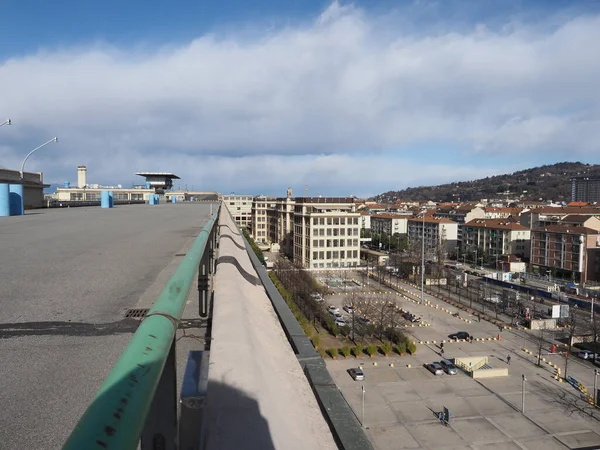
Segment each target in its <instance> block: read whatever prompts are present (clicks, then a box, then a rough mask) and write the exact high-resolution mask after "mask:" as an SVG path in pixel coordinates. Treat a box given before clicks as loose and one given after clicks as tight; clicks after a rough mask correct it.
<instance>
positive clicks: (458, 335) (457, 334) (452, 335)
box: [448, 331, 471, 339]
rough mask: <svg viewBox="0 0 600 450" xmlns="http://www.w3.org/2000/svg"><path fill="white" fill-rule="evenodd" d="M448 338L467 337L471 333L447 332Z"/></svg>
mask: <svg viewBox="0 0 600 450" xmlns="http://www.w3.org/2000/svg"><path fill="white" fill-rule="evenodd" d="M448 337H449V338H450V339H469V338H470V337H471V335H470V334H469V333H467V332H466V331H458V332H456V333H452V334H449V335H448Z"/></svg>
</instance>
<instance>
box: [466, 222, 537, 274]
mask: <svg viewBox="0 0 600 450" xmlns="http://www.w3.org/2000/svg"><path fill="white" fill-rule="evenodd" d="M530 236H531V231H530V230H529V228H527V227H525V226H523V225H521V224H520V223H517V222H515V221H513V220H508V219H475V220H471V221H469V222H467V223H466V224H465V225H464V228H463V241H462V245H461V248H460V255H462V256H463V257H465V260H469V259H473V260H475V258H476V259H477V260H478V261H477V262H480V261H482V262H483V263H484V264H491V263H495V262H496V261H497V260H498V259H499V258H500V257H501V256H502V255H516V256H518V257H519V258H529V250H530Z"/></svg>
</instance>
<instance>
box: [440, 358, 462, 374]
mask: <svg viewBox="0 0 600 450" xmlns="http://www.w3.org/2000/svg"><path fill="white" fill-rule="evenodd" d="M440 366H442V368H443V369H444V372H446V373H447V374H448V375H456V374H457V373H458V369H457V368H456V366H455V365H454V364H452V361H448V360H447V359H442V360H441V361H440Z"/></svg>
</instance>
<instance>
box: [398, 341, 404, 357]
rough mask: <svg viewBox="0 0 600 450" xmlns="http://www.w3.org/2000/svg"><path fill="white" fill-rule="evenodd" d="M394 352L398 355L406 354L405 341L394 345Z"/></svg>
mask: <svg viewBox="0 0 600 450" xmlns="http://www.w3.org/2000/svg"><path fill="white" fill-rule="evenodd" d="M396 351H397V352H398V354H399V355H404V354H405V353H406V341H400V342H398V343H397V344H396Z"/></svg>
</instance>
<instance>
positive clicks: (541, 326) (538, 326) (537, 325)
mask: <svg viewBox="0 0 600 450" xmlns="http://www.w3.org/2000/svg"><path fill="white" fill-rule="evenodd" d="M529 328H530V329H531V330H546V329H550V330H553V329H555V328H556V319H540V320H532V321H531V324H530V325H529Z"/></svg>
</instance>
